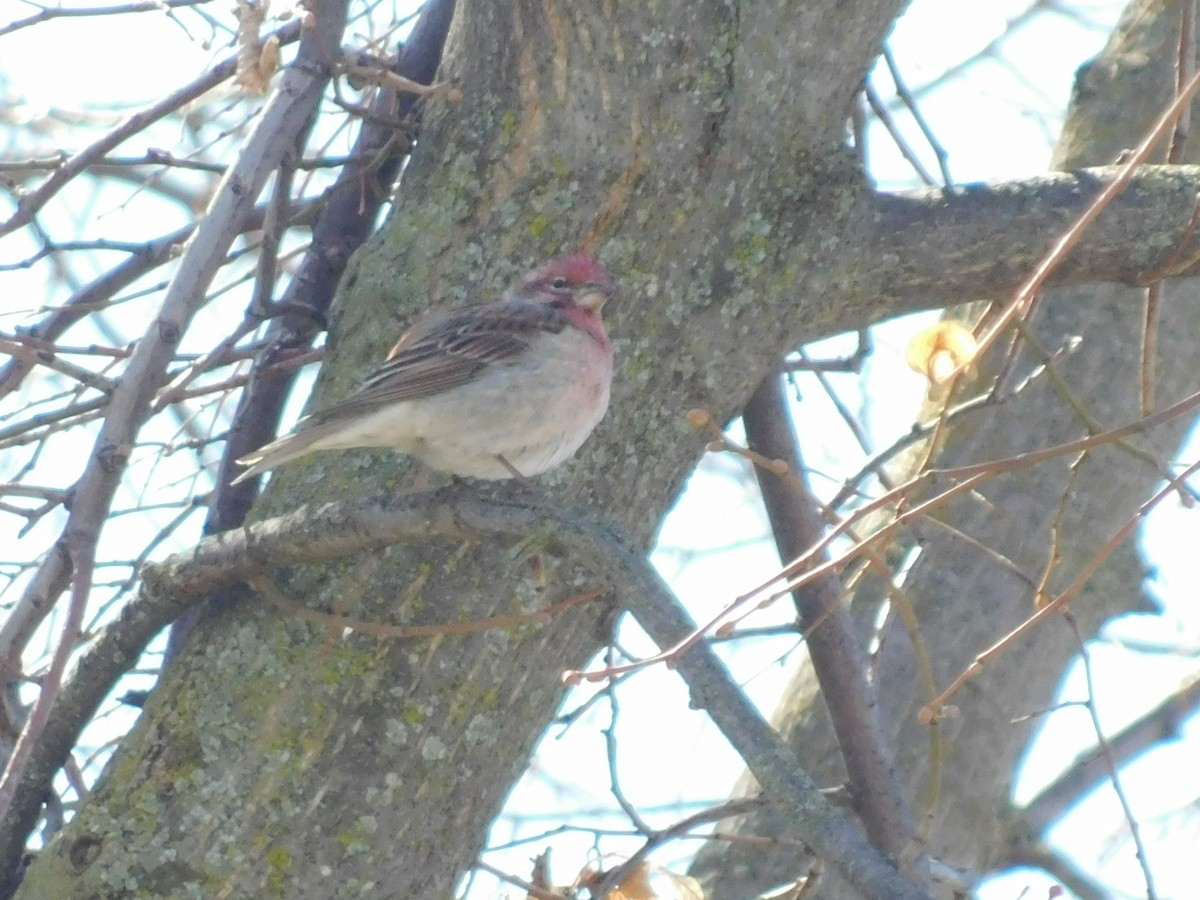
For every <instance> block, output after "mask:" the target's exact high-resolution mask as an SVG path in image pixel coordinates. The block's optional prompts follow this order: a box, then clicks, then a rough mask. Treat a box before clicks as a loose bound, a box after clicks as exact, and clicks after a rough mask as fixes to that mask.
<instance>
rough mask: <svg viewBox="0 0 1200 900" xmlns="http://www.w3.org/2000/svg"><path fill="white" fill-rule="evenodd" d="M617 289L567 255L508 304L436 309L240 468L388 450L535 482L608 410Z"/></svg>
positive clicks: (253, 471) (469, 471)
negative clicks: (336, 399) (609, 313)
mask: <svg viewBox="0 0 1200 900" xmlns="http://www.w3.org/2000/svg"><path fill="white" fill-rule="evenodd" d="M612 290H613V289H612V282H611V281H609V278H608V275H607V274H606V273H605V271H604V269H603V268H602V267H601V266H600V264H599V263H598V262H596V260H594V259H592V258H591V257H588V256H582V255H576V256H564V257H561V258H560V259H556V260H554V261H553V262H551V263H549V264H547V265H546V266H544V267H542V268H540V269H538V270H537V271H536V272H533V273H532V274H531V275H529V276H527V277H526V278H525V280H524V281H522V282H521V283H520V285H518V286H517V287H516V288H514V289H513V290H511V291H510V292H509V293H508V294H506V295H505V296H504V297H503V298H502V299H500V300H496V301H493V302H491V303H478V304H473V305H471V306H464V307H460V308H458V309H454V310H449V311H447V312H443V313H435V314H432V315H428V316H425V317H424V318H422V319H420V320H419V321H417V323H416V324H414V325H413V326H412V327H411V328H410V329H409V330H408V331H407V332H405V333H404V335H403V336H402V337H401V338H400V340H399V342H398V343H397V344H396V346H395V347H393V348H392V352H391V353H389V354H388V358H387V361H386V362H384V364H383V365H382V366H381V367H380V368H379V369H378V370H376V371H375V372H374V373H373V374H372V375H371V376H370V377H369V378H367V380H366V381H365V382H364V383H363V385H362V386H361V387H360V388H359V389H358V390H357V391H355V392H354V393H353V394H351V395H350V396H349V397H347V398H346V399H345V400H343V401H341V402H340V403H338V404H335V405H334V406H332V407H330V408H329V409H326V410H322V411H321V412H318V413H316V414H314V415H312V416H309V417H308V418H306V419H304V420H303V421H301V422H300V424H299V425H298V426H297V427H296V430H295V431H294V432H292V433H291V434H289V435H287V436H286V437H283V438H280V439H279V440H277V441H275V442H274V443H272V444H267V445H266V446H265V447H262V448H261V449H259V450H257V451H256V452H254V453H251V454H249V455H247V456H245V457H243V458H241V459H239V460H238V462H239V463H240V464H242V465H244V466H249V468H248V469H247V470H246V471H245V472H243V473H242V474H241V475H240V476H238V479H237V480H238V481H241V480H242V479H244V478H250V477H252V476H254V475H258V474H259V473H261V472H264V471H266V470H268V469H272V468H274V467H275V466H278V465H280V464H281V463H285V462H288V461H289V460H293V459H297V458H298V457H301V456H305V455H307V454H309V453H313V452H315V451H317V450H342V449H347V448H350V447H390V448H392V449H394V450H399V451H401V452H403V453H407V454H409V455H410V456H414V457H416V458H417V459H419V460H420V461H421V462H423V463H425V464H426V465H428V466H429V467H431V468H433V469H437V470H439V471H442V472H449V473H451V474H454V475H468V476H471V477H474V478H490V479H500V478H512V477H515V476H530V475H537V474H539V473H541V472H545V471H546V470H547V469H551V468H553V467H554V466H557V465H559V464H560V463H562V462H564V461H565V460H567V459H569V458H570V457H571V456H572V455H573V454H574V453H575V451H576V450H578V449H579V447H580V445H581V444H582V443H583V442H584V441H585V440H586V439H587V436H588V435H589V434H591V433H592V429H594V428H595V427H596V425H597V424H598V423H599V422H600V420H601V419H602V418H603V417H604V412H605V410H606V409H607V408H608V390H609V384H610V383H611V381H612V363H613V349H612V343H611V342H610V341H609V339H608V335H607V334H606V333H605V331H604V323H603V322H602V321H601V319H600V308H601V307H602V306H603V305H604V302H605V300H607V299H608V298H609V296H610V295H611V294H612Z"/></svg>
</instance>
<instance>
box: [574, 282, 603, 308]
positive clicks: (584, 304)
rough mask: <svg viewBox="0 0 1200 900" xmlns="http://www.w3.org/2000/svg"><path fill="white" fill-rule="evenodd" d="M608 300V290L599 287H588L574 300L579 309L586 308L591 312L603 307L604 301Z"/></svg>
mask: <svg viewBox="0 0 1200 900" xmlns="http://www.w3.org/2000/svg"><path fill="white" fill-rule="evenodd" d="M606 300H608V292H607V291H605V290H603V289H601V288H589V289H588V290H587V291H585V292H584V293H583V294H581V295H580V297H579V299H578V300H576V301H575V303H576V305H577V306H579V307H580V308H581V309H586V310H587V311H588V312H591V313H598V312H600V310H601V309H602V308H603V307H604V303H605V301H606Z"/></svg>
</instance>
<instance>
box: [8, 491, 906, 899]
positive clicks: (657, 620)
mask: <svg viewBox="0 0 1200 900" xmlns="http://www.w3.org/2000/svg"><path fill="white" fill-rule="evenodd" d="M548 526H549V527H550V528H551V529H552V532H551V533H552V534H553V537H552V538H551V539H552V540H553V541H555V542H557V543H559V544H563V545H566V546H567V548H568V551H569V552H570V554H571V555H572V556H573V557H574V558H576V559H578V560H580V561H581V562H582V563H583V564H584V565H585V566H586V567H587V568H588V569H590V570H591V571H592V572H593V573H595V575H596V576H597V577H598V578H600V579H602V580H603V581H604V582H606V583H607V585H608V586H609V587H611V588H612V589H613V590H614V591H616V592H617V593H618V594H619V595H621V596H622V597H623V598H625V600H626V601H627V603H628V605H629V607H630V610H631V612H633V614H634V616H635V617H636V618H637V620H638V622H639V623H640V624H641V625H642V627H643V628H645V629H646V631H647V632H648V633H649V634H650V636H651V637H652V638H653V639H654V641H655V642H656V643H657V644H658V645H659V646H660V647H664V648H666V647H670V646H674V645H676V644H678V643H679V641H681V640H682V639H683V638H685V637H686V636H687V635H688V634H689V633H690V632H691V631H692V630H693V629H694V627H695V626H694V624H693V623H692V622H691V621H690V620H689V619H688V616H687V614H686V613H685V612H684V611H683V609H682V608H681V607H680V606H679V604H678V602H677V601H676V600H675V598H674V597H673V596H672V594H671V593H670V590H669V588H667V586H666V585H665V584H664V583H663V582H662V580H661V579H660V578H659V576H658V575H657V574H656V573H655V572H654V570H653V568H651V567H650V565H649V564H648V563H647V562H646V560H645V558H644V557H642V556H641V555H639V554H638V553H636V552H634V551H632V550H630V549H628V548H627V547H626V546H625V545H624V544H623V543H621V542H620V541H619V540H618V539H617V538H616V537H615V536H614V535H613V534H612V533H611V532H610V531H609V530H607V529H605V528H601V527H598V526H596V525H594V524H591V523H588V522H582V521H579V520H577V519H575V518H573V517H571V516H568V515H565V514H562V513H558V512H554V511H547V510H539V509H533V508H528V507H520V506H510V505H503V504H497V503H491V502H486V501H482V500H479V499H477V498H475V497H472V496H463V495H462V493H461V492H460V491H457V490H455V489H447V490H443V491H439V492H436V493H435V494H432V495H426V496H420V495H404V496H399V497H388V498H386V499H383V500H376V501H367V502H363V503H357V504H349V503H329V504H325V505H323V506H319V507H316V508H308V507H301V508H299V509H297V510H295V511H293V512H291V513H289V514H287V515H284V516H280V517H279V518H276V519H270V520H267V521H264V522H259V523H257V524H254V525H251V526H248V527H246V528H243V529H240V530H238V531H230V532H224V533H222V534H218V535H214V536H212V537H207V538H204V539H203V540H202V541H201V542H200V543H199V544H198V545H197V546H196V547H195V548H194V549H193V550H191V551H189V552H186V553H181V554H177V555H175V556H172V557H170V558H169V559H167V560H166V561H164V562H163V563H161V564H156V565H153V566H148V567H147V570H146V572H145V574H144V576H143V584H142V588H141V590H140V591H139V594H138V596H137V597H136V598H134V599H133V600H132V601H130V602H129V603H128V604H127V605H126V607H125V608H124V609H123V610H122V612H121V615H120V616H119V617H118V619H117V620H116V621H115V622H114V623H113V624H112V625H111V626H109V627H108V628H106V629H105V631H104V633H103V634H102V635H101V636H100V637H99V638H98V639H97V640H96V642H95V643H94V644H93V646H92V647H91V648H90V649H89V650H88V652H87V653H86V654H85V655H84V656H83V657H82V659H81V660H80V662H79V667H78V669H77V670H76V672H75V673H74V676H73V677H72V679H71V681H70V682H69V684H67V685H66V687H65V688H64V690H63V691H62V695H61V697H60V700H59V703H58V705H57V706H56V709H55V712H54V715H53V717H52V720H51V722H50V723H49V724H48V725H47V727H46V730H45V731H44V732H43V735H42V740H41V741H40V742H39V745H38V747H37V748H36V750H35V754H34V756H33V758H32V759H31V761H30V765H29V767H28V768H27V769H26V772H25V776H24V778H23V779H22V781H21V783H20V785H19V789H18V791H17V796H16V799H15V802H14V806H13V812H12V814H11V815H10V816H9V818H8V819H6V820H5V821H4V823H3V827H2V828H0V835H3V836H4V837H3V838H2V839H0V840H3V843H2V844H0V859H2V860H3V861H4V862H5V863H6V864H11V863H12V861H13V860H14V859H15V858H16V857H17V856H18V855H19V854H20V852H21V849H22V847H23V844H24V841H23V837H24V835H25V834H27V833H28V831H29V829H30V828H31V827H32V825H33V823H34V821H35V820H36V817H37V812H38V808H39V807H40V805H41V801H42V797H43V796H44V793H45V789H46V785H47V784H49V781H50V779H51V778H52V777H53V774H54V772H55V771H56V770H57V769H58V767H59V766H61V765H62V764H63V762H64V761H65V760H66V758H67V754H68V753H69V752H70V748H71V747H72V746H73V744H74V742H75V740H76V739H77V738H78V735H79V732H80V730H81V729H82V727H83V725H84V723H86V722H87V721H88V719H89V718H90V717H91V715H92V714H93V713H94V712H95V710H96V709H97V708H98V706H99V704H100V702H101V701H102V700H103V698H104V696H105V695H106V694H107V692H108V691H109V689H110V688H111V686H112V684H113V683H114V682H115V680H116V679H117V678H118V677H119V676H120V675H121V673H122V672H124V671H125V670H126V669H127V668H129V667H130V666H131V665H133V663H134V662H135V661H136V660H137V657H138V654H139V653H140V651H141V649H142V648H144V647H145V645H146V644H147V643H148V642H149V640H150V639H151V638H152V637H153V636H154V635H155V634H156V633H157V632H158V631H159V630H160V629H161V628H162V627H163V626H164V625H165V624H167V623H168V622H170V621H171V620H172V619H173V618H175V617H176V616H178V615H179V614H180V613H181V612H183V611H184V610H185V609H186V608H187V607H188V606H189V605H190V604H191V603H194V602H195V601H196V599H197V598H201V597H203V596H205V595H207V594H208V593H209V592H211V591H212V590H214V589H217V588H219V587H222V586H226V585H229V584H231V583H234V582H236V581H238V580H241V579H244V578H246V577H247V576H250V575H252V574H254V573H258V572H264V571H267V570H269V569H274V568H277V567H279V566H286V565H289V564H297V563H311V562H316V561H320V560H329V559H335V558H340V557H345V556H349V555H351V554H355V553H362V552H365V551H369V550H372V549H380V548H383V547H386V546H390V545H392V544H396V543H400V542H403V541H405V540H416V539H427V538H430V537H444V538H451V539H456V540H462V539H476V540H480V539H486V540H489V541H492V542H496V541H499V542H501V543H512V544H516V543H519V542H523V541H527V540H528V538H529V535H530V534H531V533H538V532H542V533H544V532H545V531H546V529H547V527H548ZM678 668H679V671H680V672H681V674H682V675H683V677H684V679H685V680H686V681H687V683H688V687H689V689H690V691H691V694H692V699H693V702H694V704H695V705H696V706H697V707H698V708H701V709H704V710H705V711H706V712H708V714H709V715H710V716H711V717H712V719H713V721H714V722H715V723H716V724H717V726H718V727H719V728H720V729H721V731H722V732H723V733H724V735H725V737H726V738H727V739H728V740H729V742H730V743H731V744H732V745H733V746H734V747H735V748H736V749H737V750H738V752H739V753H740V754H741V755H742V756H743V758H744V759H745V760H746V763H747V765H748V766H749V767H750V769H751V771H752V772H754V774H755V776H756V777H757V778H758V780H759V782H760V784H761V785H762V786H763V790H764V795H765V796H767V797H768V798H769V799H770V800H771V802H772V803H775V804H776V805H778V806H780V807H781V809H782V810H783V812H784V813H785V814H786V815H787V816H788V817H789V818H790V821H791V823H792V825H793V827H794V830H795V832H796V834H797V835H798V836H799V837H800V838H802V839H803V840H804V841H805V842H806V843H807V844H809V845H811V846H812V847H813V848H814V849H815V850H816V851H817V852H818V853H820V854H821V855H822V856H823V857H825V858H826V859H827V860H829V861H830V863H831V864H833V865H834V866H835V867H837V868H838V870H839V871H841V872H842V874H843V875H844V876H845V877H846V878H847V880H849V881H850V882H851V883H852V884H854V885H855V886H856V887H857V888H858V889H859V890H860V891H862V893H863V894H864V896H869V897H884V896H886V897H893V898H900V900H902V898H919V897H922V896H923V894H922V893H921V892H920V891H918V890H916V889H915V888H913V887H912V886H911V885H908V884H906V883H905V882H904V880H903V879H902V878H901V877H900V875H899V874H898V873H897V872H896V870H895V869H894V868H893V867H892V865H891V864H890V863H889V862H888V861H887V859H885V858H884V857H883V856H882V855H881V854H879V853H878V852H877V851H875V850H874V849H873V848H872V847H871V846H870V845H869V844H868V843H867V842H866V841H865V840H864V838H863V837H862V836H861V835H860V834H859V832H858V830H857V829H856V827H855V826H854V825H853V824H852V823H851V821H850V820H849V819H848V818H847V817H846V816H845V815H844V814H843V813H842V812H841V811H839V810H837V809H836V808H835V807H833V806H832V805H831V804H830V803H829V802H828V801H827V800H826V799H825V798H824V797H823V796H822V795H821V793H820V791H819V790H818V789H817V786H816V784H815V783H814V782H813V780H812V779H811V778H809V777H808V775H806V774H805V772H804V771H803V770H802V769H801V768H800V765H799V763H798V761H797V760H796V759H795V757H794V756H793V755H792V753H791V751H790V750H788V749H787V748H786V746H784V744H783V742H782V740H781V739H780V737H779V735H778V734H776V733H775V731H774V730H773V729H772V728H771V727H770V725H768V724H767V722H766V721H765V720H764V719H763V718H762V716H761V715H760V714H759V713H758V711H757V710H755V709H754V707H753V706H752V705H751V704H750V703H749V701H748V700H747V699H746V696H745V694H744V693H743V692H742V691H741V689H740V688H739V687H738V686H737V684H736V683H735V682H734V681H733V679H732V678H731V677H730V675H729V673H728V672H727V671H726V669H725V668H724V666H723V665H722V664H721V663H720V661H719V660H718V659H717V657H716V656H715V654H714V653H713V652H712V650H711V649H710V648H709V647H708V645H707V644H705V643H703V642H702V643H700V644H698V645H696V646H694V647H693V648H692V649H691V650H690V651H689V652H687V653H686V654H684V655H683V656H682V657H681V658H680V659H679V661H678Z"/></svg>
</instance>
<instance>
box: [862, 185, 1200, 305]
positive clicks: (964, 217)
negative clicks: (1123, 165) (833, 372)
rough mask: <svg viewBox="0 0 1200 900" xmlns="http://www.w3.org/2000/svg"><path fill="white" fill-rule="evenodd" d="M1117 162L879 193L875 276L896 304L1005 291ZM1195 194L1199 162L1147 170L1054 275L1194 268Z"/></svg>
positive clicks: (1140, 279) (1118, 276)
mask: <svg viewBox="0 0 1200 900" xmlns="http://www.w3.org/2000/svg"><path fill="white" fill-rule="evenodd" d="M1118 171H1119V167H1117V166H1107V167H1104V168H1096V169H1080V170H1078V171H1075V172H1061V173H1050V174H1047V175H1040V176H1037V177H1035V178H1029V179H1025V180H1022V181H1004V182H997V183H994V184H973V185H967V186H965V187H959V188H955V189H954V190H952V191H942V190H919V191H905V192H903V193H896V194H884V193H880V194H876V195H875V196H874V198H873V207H874V221H873V223H872V230H871V232H870V233H869V234H868V236H867V245H868V246H869V247H870V248H871V252H870V254H869V256H868V257H867V258H868V259H870V260H873V261H874V268H873V270H872V271H871V273H870V275H869V276H868V277H869V278H871V279H873V280H877V281H878V285H879V290H880V295H881V297H883V298H886V302H887V303H889V304H890V306H891V309H889V310H888V311H889V312H890V313H893V314H899V313H903V312H911V311H913V310H916V309H928V308H930V307H937V306H946V305H950V304H954V303H961V302H963V301H966V300H971V299H976V298H979V297H996V296H1003V295H1004V294H1005V293H1006V292H1010V291H1013V290H1015V289H1016V288H1017V287H1018V286H1019V285H1020V284H1021V282H1022V281H1023V280H1024V279H1026V278H1027V277H1028V275H1029V272H1030V270H1031V269H1032V268H1033V267H1034V266H1035V265H1036V264H1037V263H1038V261H1039V260H1040V259H1041V258H1042V256H1044V255H1045V253H1046V250H1047V249H1048V248H1049V247H1050V245H1051V243H1052V242H1053V241H1054V240H1056V239H1057V238H1058V237H1059V236H1060V235H1061V234H1062V232H1063V231H1064V230H1066V228H1067V227H1068V226H1069V225H1070V224H1071V222H1072V221H1074V220H1075V219H1076V218H1077V217H1078V216H1079V214H1080V213H1081V212H1083V210H1084V209H1085V208H1086V207H1087V206H1088V204H1090V203H1091V202H1092V200H1094V199H1095V197H1096V195H1097V194H1099V193H1100V191H1102V190H1103V189H1104V187H1105V185H1107V184H1108V183H1110V182H1111V181H1112V180H1113V179H1114V178H1115V177H1116V175H1117V172H1118ZM1197 193H1200V168H1198V167H1196V166H1147V167H1145V168H1143V169H1141V170H1139V171H1138V173H1137V174H1136V175H1135V176H1134V179H1133V182H1132V183H1131V184H1130V186H1129V188H1128V189H1127V190H1126V191H1125V192H1124V193H1123V194H1121V195H1120V196H1119V197H1118V198H1117V199H1116V201H1115V202H1114V203H1113V204H1112V206H1110V207H1109V209H1108V210H1107V211H1106V212H1105V213H1104V214H1103V215H1102V216H1101V217H1100V219H1099V220H1098V221H1097V222H1096V224H1095V225H1093V226H1092V228H1091V229H1090V230H1089V231H1088V232H1087V234H1086V235H1085V237H1084V238H1083V243H1082V244H1081V245H1080V246H1079V247H1078V249H1076V251H1075V252H1074V253H1073V254H1072V255H1071V256H1070V257H1069V258H1068V259H1067V260H1066V262H1065V263H1064V264H1063V265H1061V266H1060V267H1059V268H1058V270H1057V271H1056V272H1055V273H1054V275H1053V276H1052V278H1051V283H1053V284H1059V285H1062V284H1081V283H1087V282H1119V283H1125V284H1144V283H1147V282H1148V281H1151V280H1153V279H1154V278H1156V277H1162V276H1164V275H1168V276H1170V275H1181V274H1185V273H1188V272H1191V271H1192V269H1193V265H1194V263H1195V262H1196V260H1197V259H1198V258H1200V234H1197V227H1196V225H1197V222H1196V217H1197V216H1200V213H1198V211H1197V203H1196V196H1197ZM876 312H878V310H876ZM860 324H863V323H862V322H850V323H847V327H854V326H855V325H860Z"/></svg>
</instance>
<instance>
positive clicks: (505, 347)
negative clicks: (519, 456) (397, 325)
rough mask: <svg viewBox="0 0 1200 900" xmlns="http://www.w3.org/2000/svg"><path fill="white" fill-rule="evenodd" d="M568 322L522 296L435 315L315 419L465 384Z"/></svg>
mask: <svg viewBox="0 0 1200 900" xmlns="http://www.w3.org/2000/svg"><path fill="white" fill-rule="evenodd" d="M566 326H567V319H566V317H565V316H564V315H563V313H562V311H561V310H559V309H557V308H556V307H554V306H550V305H549V304H545V303H531V302H528V301H524V300H501V301H497V302H495V303H488V304H481V305H479V306H474V307H464V308H462V309H458V310H455V311H453V312H451V313H449V314H447V315H446V316H444V317H443V318H441V319H440V320H435V321H434V322H433V323H432V324H431V325H430V326H428V328H427V329H423V328H422V327H421V324H418V325H415V326H413V329H412V331H411V332H410V333H409V334H407V335H405V336H404V337H402V338H401V339H400V342H399V343H398V344H397V345H396V346H395V348H394V349H393V350H392V352H391V354H390V356H389V357H388V359H387V361H386V362H385V363H384V364H383V365H382V366H380V367H379V368H378V369H376V370H375V371H374V372H372V373H371V374H370V375H369V376H368V377H367V379H366V380H365V381H364V382H363V383H362V385H361V386H360V387H359V389H358V390H357V391H355V392H354V393H353V394H351V395H350V396H349V397H347V398H346V399H345V400H343V401H342V402H340V403H338V404H336V405H335V406H333V407H330V408H329V409H327V410H325V411H323V412H320V413H317V414H316V415H314V416H313V417H312V419H313V424H318V423H320V422H326V421H329V420H330V419H338V418H342V417H343V416H355V415H359V414H362V413H368V412H373V411H374V410H376V409H378V408H379V407H381V406H386V405H388V404H391V403H400V402H403V401H405V400H417V399H420V398H422V397H430V396H433V395H434V394H440V393H441V392H442V391H447V390H450V389H451V388H455V387H458V386H460V385H463V384H466V383H468V382H469V381H471V380H472V379H474V378H475V377H477V376H478V375H479V374H480V373H481V372H482V371H483V370H484V369H485V368H487V367H488V366H489V365H494V364H496V363H505V362H510V361H512V360H515V359H516V358H518V357H519V356H520V355H521V354H522V353H523V352H524V351H525V350H526V349H527V348H528V347H529V343H530V341H532V340H533V338H534V337H536V336H537V335H538V334H540V333H544V332H553V333H557V332H560V331H562V330H563V328H565V327H566Z"/></svg>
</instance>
